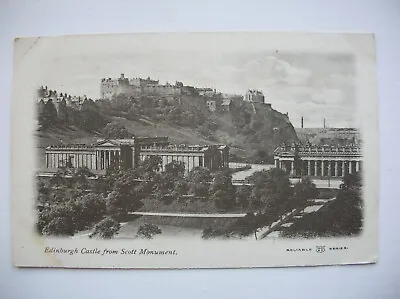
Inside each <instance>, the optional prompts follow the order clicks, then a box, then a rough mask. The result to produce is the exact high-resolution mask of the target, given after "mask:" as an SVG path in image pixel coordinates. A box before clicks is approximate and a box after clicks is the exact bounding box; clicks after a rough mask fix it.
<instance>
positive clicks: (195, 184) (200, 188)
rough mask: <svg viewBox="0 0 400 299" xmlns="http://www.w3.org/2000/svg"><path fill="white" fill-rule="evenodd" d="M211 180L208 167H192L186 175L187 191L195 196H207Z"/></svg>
mask: <svg viewBox="0 0 400 299" xmlns="http://www.w3.org/2000/svg"><path fill="white" fill-rule="evenodd" d="M211 180H212V177H211V173H210V170H209V169H208V168H205V167H196V168H194V169H193V170H192V171H191V172H190V173H189V176H188V185H189V192H190V193H192V194H194V195H195V196H199V197H207V196H208V189H209V184H210V182H211Z"/></svg>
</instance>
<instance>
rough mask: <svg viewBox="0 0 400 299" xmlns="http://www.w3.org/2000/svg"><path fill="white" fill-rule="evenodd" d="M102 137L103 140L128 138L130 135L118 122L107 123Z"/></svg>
mask: <svg viewBox="0 0 400 299" xmlns="http://www.w3.org/2000/svg"><path fill="white" fill-rule="evenodd" d="M103 135H104V137H105V138H110V139H112V138H130V137H132V134H131V133H129V132H128V130H127V129H126V127H125V126H124V125H123V124H120V123H118V122H111V123H108V124H107V125H106V126H105V128H104V129H103Z"/></svg>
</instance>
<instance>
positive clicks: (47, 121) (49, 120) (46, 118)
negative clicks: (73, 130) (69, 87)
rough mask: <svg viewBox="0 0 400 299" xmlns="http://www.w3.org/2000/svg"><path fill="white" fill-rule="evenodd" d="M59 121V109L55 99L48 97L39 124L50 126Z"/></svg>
mask: <svg viewBox="0 0 400 299" xmlns="http://www.w3.org/2000/svg"><path fill="white" fill-rule="evenodd" d="M57 123H58V119H57V109H56V107H55V106H54V103H53V100H52V99H48V100H47V102H46V103H45V104H44V107H43V113H41V114H40V115H39V124H40V125H41V126H42V127H43V128H48V127H51V126H53V125H56V124H57Z"/></svg>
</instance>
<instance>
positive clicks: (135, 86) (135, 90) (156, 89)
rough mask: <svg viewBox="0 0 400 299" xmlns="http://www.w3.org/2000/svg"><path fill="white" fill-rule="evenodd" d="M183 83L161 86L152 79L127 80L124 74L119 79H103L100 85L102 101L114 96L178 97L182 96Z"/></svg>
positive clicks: (157, 81)
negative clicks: (122, 94) (123, 94)
mask: <svg viewBox="0 0 400 299" xmlns="http://www.w3.org/2000/svg"><path fill="white" fill-rule="evenodd" d="M181 85H182V83H181V82H176V84H175V85H171V84H169V83H166V84H164V85H163V84H160V82H159V80H153V79H151V78H150V77H148V78H147V79H143V78H130V79H128V78H126V77H125V75H124V74H121V76H120V77H119V78H118V79H112V78H103V79H101V83H100V97H101V98H102V99H111V98H112V96H113V95H114V94H120V93H125V94H130V95H133V96H140V95H157V96H165V97H174V96H175V97H177V96H180V95H181Z"/></svg>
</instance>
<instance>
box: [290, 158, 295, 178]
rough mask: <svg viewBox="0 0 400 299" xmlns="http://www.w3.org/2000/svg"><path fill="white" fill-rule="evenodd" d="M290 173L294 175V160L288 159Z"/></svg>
mask: <svg viewBox="0 0 400 299" xmlns="http://www.w3.org/2000/svg"><path fill="white" fill-rule="evenodd" d="M290 175H294V161H290Z"/></svg>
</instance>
